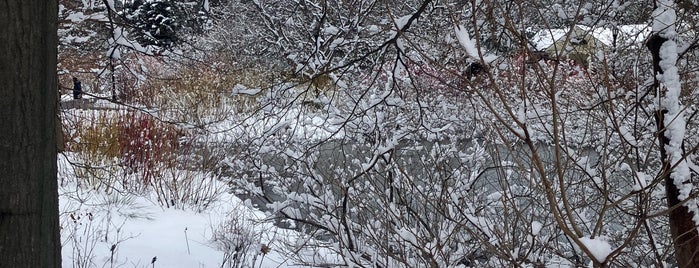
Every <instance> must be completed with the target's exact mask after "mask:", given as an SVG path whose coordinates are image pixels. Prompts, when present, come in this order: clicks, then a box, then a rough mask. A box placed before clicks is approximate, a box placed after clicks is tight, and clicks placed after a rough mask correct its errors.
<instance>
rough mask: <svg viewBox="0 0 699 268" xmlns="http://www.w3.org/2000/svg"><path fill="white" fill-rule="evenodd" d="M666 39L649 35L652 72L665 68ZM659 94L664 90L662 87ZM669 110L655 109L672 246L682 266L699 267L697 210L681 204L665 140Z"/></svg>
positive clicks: (655, 83) (656, 81) (678, 262)
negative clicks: (662, 64)
mask: <svg viewBox="0 0 699 268" xmlns="http://www.w3.org/2000/svg"><path fill="white" fill-rule="evenodd" d="M666 41H668V40H667V39H665V38H663V37H660V36H659V35H653V36H651V37H650V38H649V40H648V42H647V43H646V46H647V47H648V49H649V50H650V52H651V55H652V56H653V73H656V74H658V73H659V74H662V73H663V70H662V68H661V67H660V60H661V58H660V48H661V47H662V45H663V43H664V42H666ZM654 87H655V88H656V89H659V88H661V85H660V81H658V79H657V77H656V78H655V81H654ZM660 94H663V92H662V90H660ZM666 113H667V111H664V110H658V111H656V112H655V121H656V124H657V126H658V141H659V142H660V146H659V147H660V157H661V158H662V159H663V173H662V176H663V180H664V181H665V193H666V195H667V205H668V207H669V208H671V210H670V213H669V216H670V219H669V224H670V235H671V237H672V242H673V246H674V248H675V258H676V259H677V264H678V265H679V267H699V232H697V226H696V224H695V223H694V220H693V219H692V218H693V216H694V213H692V211H690V210H689V208H687V206H685V205H682V204H681V203H682V200H680V198H679V196H680V190H679V189H678V188H677V186H676V184H675V182H674V181H673V178H672V176H671V173H672V168H673V167H672V166H671V162H670V156H668V152H667V150H666V148H665V145H666V144H670V138H669V137H667V135H666V134H665V129H664V126H665V125H666V122H665V121H666V120H673V118H666V117H665V114H666Z"/></svg>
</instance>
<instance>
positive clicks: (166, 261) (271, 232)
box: [59, 157, 290, 267]
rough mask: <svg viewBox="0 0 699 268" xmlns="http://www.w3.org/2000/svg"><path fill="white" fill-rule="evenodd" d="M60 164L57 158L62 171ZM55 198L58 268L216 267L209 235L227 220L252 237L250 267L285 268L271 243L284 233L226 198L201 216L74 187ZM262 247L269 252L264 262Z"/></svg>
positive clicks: (216, 251)
mask: <svg viewBox="0 0 699 268" xmlns="http://www.w3.org/2000/svg"><path fill="white" fill-rule="evenodd" d="M60 159H62V160H60ZM65 159H66V158H65V157H60V158H59V161H60V162H62V163H60V165H59V166H60V167H63V168H64V169H63V171H65V170H66V169H65V168H66V167H68V165H67V163H66V161H65ZM62 175H65V173H63V174H62ZM59 195H60V197H59V202H60V211H61V228H62V229H61V241H62V246H63V249H62V255H63V267H222V263H223V262H224V257H225V254H224V252H223V251H221V250H220V247H217V245H216V241H215V239H214V233H215V231H216V230H218V229H219V228H220V227H221V225H222V224H223V223H224V222H226V221H227V220H231V219H232V218H231V217H233V219H234V220H236V221H238V222H239V223H242V224H241V225H240V227H241V228H243V229H245V230H239V231H241V232H247V233H246V234H252V236H253V237H244V238H243V239H249V240H253V241H249V242H251V243H249V244H247V246H249V247H250V248H249V249H250V252H249V253H248V254H247V255H246V257H247V260H248V263H250V264H252V259H253V258H256V260H255V264H254V267H288V266H290V263H288V262H287V260H286V258H285V257H284V256H283V254H281V253H279V252H277V251H276V250H275V248H276V247H278V246H279V245H278V243H280V242H281V241H277V237H283V238H284V239H286V238H287V237H289V235H288V233H289V232H290V231H288V230H284V229H278V228H276V227H274V226H271V225H269V224H264V223H261V220H262V219H263V218H264V217H265V215H264V213H262V212H259V211H254V210H252V209H249V208H248V207H246V206H244V205H243V204H242V201H241V200H240V199H238V198H237V197H235V196H234V195H231V194H223V195H221V196H220V198H219V199H218V200H217V201H216V202H215V203H214V204H212V205H211V206H209V207H208V208H207V209H206V210H204V211H201V212H197V211H194V210H193V209H184V210H182V209H174V208H163V207H161V206H160V205H158V204H157V203H154V202H153V201H151V200H150V198H146V197H142V196H134V195H130V194H120V193H111V194H106V193H103V192H98V191H94V190H92V191H90V190H86V189H81V187H77V186H76V184H75V183H67V184H64V185H62V186H61V187H59ZM222 235H228V236H229V238H233V239H235V238H238V237H235V236H236V234H235V233H228V234H222ZM219 241H220V240H219ZM263 245H264V246H266V247H269V248H270V249H271V251H270V252H269V253H267V254H266V255H264V258H263V254H261V252H260V250H259V249H261V248H262V247H263ZM153 260H155V262H154V263H153ZM223 267H227V266H223Z"/></svg>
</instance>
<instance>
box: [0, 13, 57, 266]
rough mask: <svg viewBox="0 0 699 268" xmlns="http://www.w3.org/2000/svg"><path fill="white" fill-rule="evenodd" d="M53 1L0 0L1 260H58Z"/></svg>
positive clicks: (4, 263)
mask: <svg viewBox="0 0 699 268" xmlns="http://www.w3.org/2000/svg"><path fill="white" fill-rule="evenodd" d="M57 13H58V4H57V2H56V0H0V25H1V26H0V92H1V94H0V96H1V97H0V266H2V267H42V268H46V267H48V268H51V267H60V266H61V251H60V245H61V244H60V235H59V227H58V226H59V225H58V195H57V180H56V169H57V168H56V104H57V103H56V98H57V90H58V89H57V80H56V51H57V50H56V49H57V32H56V30H57V29H56V23H57Z"/></svg>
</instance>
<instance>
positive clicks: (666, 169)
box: [647, 0, 699, 267]
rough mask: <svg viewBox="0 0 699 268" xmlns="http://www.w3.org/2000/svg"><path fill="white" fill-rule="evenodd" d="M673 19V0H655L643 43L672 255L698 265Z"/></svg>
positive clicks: (681, 261)
mask: <svg viewBox="0 0 699 268" xmlns="http://www.w3.org/2000/svg"><path fill="white" fill-rule="evenodd" d="M675 22H676V14H675V8H674V4H673V2H672V1H670V0H659V1H657V2H656V9H655V10H654V11H653V35H652V36H651V38H650V39H649V40H648V43H647V46H648V48H649V50H650V51H651V53H652V55H653V71H654V74H655V77H654V78H655V84H654V86H655V88H656V90H657V92H658V100H659V102H658V107H657V109H656V122H657V126H658V139H659V141H660V144H661V146H660V154H661V157H662V159H663V173H662V174H663V175H662V176H664V180H665V191H666V194H667V202H668V207H669V208H670V209H671V211H670V233H671V235H672V240H673V244H674V247H675V257H676V258H677V262H678V265H679V266H680V267H699V254H696V253H697V249H698V248H699V233H698V232H697V228H696V223H697V222H699V218H697V216H698V215H699V213H698V211H697V203H696V200H694V199H689V198H690V193H691V191H692V188H693V187H692V183H691V174H690V171H689V164H688V162H687V159H685V158H684V152H683V150H682V142H683V141H684V133H685V129H686V126H685V124H686V119H685V117H684V114H683V108H682V106H681V105H680V91H681V87H680V77H679V74H678V71H677V66H676V62H677V56H678V54H677V43H675V41H674V39H675V37H676V35H677V33H676V31H675ZM683 202H685V203H684V204H683Z"/></svg>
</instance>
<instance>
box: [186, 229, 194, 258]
mask: <svg viewBox="0 0 699 268" xmlns="http://www.w3.org/2000/svg"><path fill="white" fill-rule="evenodd" d="M184 240H185V241H186V242H187V254H188V255H192V252H190V251H189V238H187V227H184Z"/></svg>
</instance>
